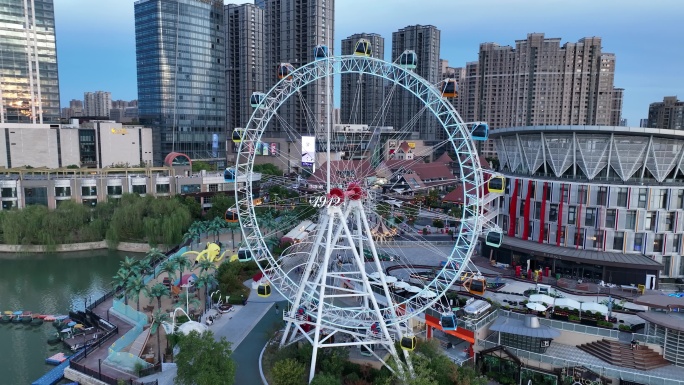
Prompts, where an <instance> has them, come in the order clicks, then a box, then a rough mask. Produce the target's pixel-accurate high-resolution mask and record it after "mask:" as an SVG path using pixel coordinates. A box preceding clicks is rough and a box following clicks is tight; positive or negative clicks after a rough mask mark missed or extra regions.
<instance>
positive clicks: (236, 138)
mask: <svg viewBox="0 0 684 385" xmlns="http://www.w3.org/2000/svg"><path fill="white" fill-rule="evenodd" d="M244 134H245V129H244V128H236V129H234V130H233V135H232V139H233V143H240V142H242V136H243V135H244Z"/></svg>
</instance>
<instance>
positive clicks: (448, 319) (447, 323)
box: [440, 313, 456, 330]
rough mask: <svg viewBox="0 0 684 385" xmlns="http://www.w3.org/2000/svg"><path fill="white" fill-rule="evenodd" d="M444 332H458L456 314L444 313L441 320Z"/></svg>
mask: <svg viewBox="0 0 684 385" xmlns="http://www.w3.org/2000/svg"><path fill="white" fill-rule="evenodd" d="M440 324H441V325H442V329H443V330H456V316H455V315H454V313H444V314H442V317H441V318H440Z"/></svg>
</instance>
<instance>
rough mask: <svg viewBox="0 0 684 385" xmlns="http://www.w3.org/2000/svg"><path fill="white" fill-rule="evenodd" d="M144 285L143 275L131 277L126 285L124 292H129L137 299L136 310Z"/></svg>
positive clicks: (138, 307) (138, 308)
mask: <svg viewBox="0 0 684 385" xmlns="http://www.w3.org/2000/svg"><path fill="white" fill-rule="evenodd" d="M146 286H147V285H145V281H144V280H143V277H142V276H139V275H136V276H133V277H131V279H129V280H128V284H127V285H126V293H127V294H131V295H132V296H133V297H135V299H136V300H137V307H136V310H137V311H140V293H141V292H142V291H143V290H145V287H146Z"/></svg>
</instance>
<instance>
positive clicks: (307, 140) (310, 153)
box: [302, 136, 316, 167]
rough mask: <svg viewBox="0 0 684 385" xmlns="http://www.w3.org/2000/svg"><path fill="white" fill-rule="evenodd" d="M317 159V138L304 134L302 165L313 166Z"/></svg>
mask: <svg viewBox="0 0 684 385" xmlns="http://www.w3.org/2000/svg"><path fill="white" fill-rule="evenodd" d="M315 160H316V138H315V137H313V136H302V166H304V167H312V166H313V165H314V161H315Z"/></svg>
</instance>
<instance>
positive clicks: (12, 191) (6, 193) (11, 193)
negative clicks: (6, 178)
mask: <svg viewBox="0 0 684 385" xmlns="http://www.w3.org/2000/svg"><path fill="white" fill-rule="evenodd" d="M2 197H3V198H16V197H17V189H16V188H14V187H3V188H2Z"/></svg>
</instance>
